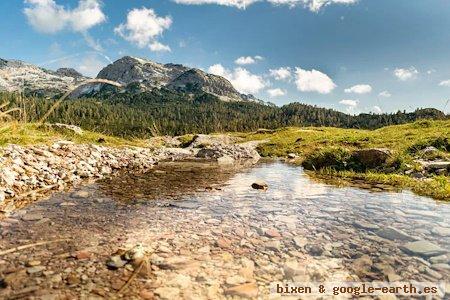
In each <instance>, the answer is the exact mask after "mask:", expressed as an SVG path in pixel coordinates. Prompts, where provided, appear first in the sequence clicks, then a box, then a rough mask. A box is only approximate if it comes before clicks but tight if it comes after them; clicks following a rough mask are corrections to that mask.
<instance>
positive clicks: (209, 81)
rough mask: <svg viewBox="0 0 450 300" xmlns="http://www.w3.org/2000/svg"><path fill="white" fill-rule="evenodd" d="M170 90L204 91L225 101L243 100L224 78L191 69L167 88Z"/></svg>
mask: <svg viewBox="0 0 450 300" xmlns="http://www.w3.org/2000/svg"><path fill="white" fill-rule="evenodd" d="M167 87H168V88H169V89H173V90H181V91H188V92H189V91H192V90H202V91H204V92H206V93H210V94H213V95H216V96H218V97H219V98H220V99H222V100H224V101H231V100H235V101H239V100H243V99H242V97H241V94H240V93H239V92H238V91H236V89H235V88H234V87H233V85H232V84H231V83H230V82H229V81H228V80H226V79H225V78H223V77H220V76H216V75H212V74H208V73H205V72H203V71H201V70H199V69H190V70H188V71H186V72H184V73H183V74H181V75H180V76H178V77H177V78H175V79H173V80H172V82H170V83H169V85H168V86H167Z"/></svg>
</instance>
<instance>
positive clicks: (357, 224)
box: [353, 221, 380, 230]
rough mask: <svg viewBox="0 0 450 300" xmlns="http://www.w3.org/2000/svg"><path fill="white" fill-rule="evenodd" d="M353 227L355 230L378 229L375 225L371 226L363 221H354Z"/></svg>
mask: <svg viewBox="0 0 450 300" xmlns="http://www.w3.org/2000/svg"><path fill="white" fill-rule="evenodd" d="M353 226H355V227H356V228H361V229H365V230H377V229H379V228H380V227H379V226H378V225H376V224H372V223H369V222H365V221H355V222H353Z"/></svg>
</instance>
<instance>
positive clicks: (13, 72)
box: [0, 58, 86, 97]
mask: <svg viewBox="0 0 450 300" xmlns="http://www.w3.org/2000/svg"><path fill="white" fill-rule="evenodd" d="M84 80H86V77H84V76H82V75H81V74H80V73H78V72H76V71H75V70H73V69H59V70H58V71H56V72H54V71H50V70H46V69H44V68H40V67H37V66H34V65H32V64H28V63H25V62H22V61H19V60H5V59H1V58H0V91H7V92H15V91H23V92H25V93H33V94H35V95H39V96H46V97H53V96H56V95H60V94H62V93H64V92H66V91H68V90H70V89H72V88H73V87H74V86H76V85H78V84H79V83H81V82H83V81H84Z"/></svg>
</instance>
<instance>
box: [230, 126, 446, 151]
mask: <svg viewBox="0 0 450 300" xmlns="http://www.w3.org/2000/svg"><path fill="white" fill-rule="evenodd" d="M234 135H236V136H239V137H242V138H244V139H245V140H249V141H250V140H267V142H266V143H264V144H262V145H261V146H260V147H259V152H260V154H261V155H262V156H268V157H280V156H286V155H287V154H289V153H295V154H297V155H299V156H300V157H306V156H307V155H309V154H310V153H313V152H316V151H318V150H320V149H323V148H324V147H344V148H346V149H349V150H355V149H361V148H372V147H376V148H389V149H391V150H394V151H395V152H396V153H402V154H403V153H404V154H406V155H408V154H409V153H408V149H410V148H412V147H413V146H414V145H416V144H418V145H424V144H427V143H428V144H429V141H433V140H436V139H438V138H442V137H443V138H446V137H447V138H448V137H450V120H446V121H429V120H423V121H417V122H415V123H410V124H404V125H396V126H388V127H383V128H380V129H377V130H359V129H342V128H332V127H304V128H298V127H290V128H283V129H279V130H276V131H275V132H274V133H235V134H234Z"/></svg>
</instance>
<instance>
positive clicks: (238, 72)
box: [208, 64, 266, 94]
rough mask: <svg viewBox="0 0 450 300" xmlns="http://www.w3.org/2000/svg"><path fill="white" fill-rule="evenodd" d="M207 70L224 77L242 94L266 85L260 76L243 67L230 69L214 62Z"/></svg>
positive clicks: (254, 91) (260, 88) (256, 90)
mask: <svg viewBox="0 0 450 300" xmlns="http://www.w3.org/2000/svg"><path fill="white" fill-rule="evenodd" d="M208 72H209V73H211V74H214V75H218V76H222V77H225V78H226V79H228V80H229V81H230V82H231V84H232V85H233V86H234V88H235V89H237V90H238V91H239V92H241V93H243V94H256V93H258V92H259V91H261V90H262V89H263V88H265V87H266V83H265V82H264V80H263V78H262V77H261V76H259V75H255V74H252V73H250V72H249V71H248V70H246V69H244V68H240V67H239V68H235V69H234V70H232V71H231V70H228V69H226V68H224V67H223V66H222V65H221V64H216V65H212V66H210V67H209V68H208Z"/></svg>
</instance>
